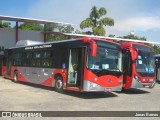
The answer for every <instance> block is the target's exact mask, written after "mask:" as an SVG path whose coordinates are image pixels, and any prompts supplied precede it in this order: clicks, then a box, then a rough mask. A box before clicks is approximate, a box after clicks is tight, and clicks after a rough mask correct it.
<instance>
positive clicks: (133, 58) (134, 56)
mask: <svg viewBox="0 0 160 120" xmlns="http://www.w3.org/2000/svg"><path fill="white" fill-rule="evenodd" d="M130 52H131V56H132V60H133V61H135V60H137V59H138V50H137V49H136V48H132V49H131V50H130Z"/></svg>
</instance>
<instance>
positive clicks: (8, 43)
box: [0, 28, 44, 48]
mask: <svg viewBox="0 0 160 120" xmlns="http://www.w3.org/2000/svg"><path fill="white" fill-rule="evenodd" d="M18 39H19V40H34V41H40V42H43V41H44V35H43V33H42V32H41V31H33V30H20V29H19V36H18ZM15 41H16V30H15V29H11V28H0V46H4V47H5V48H10V47H15V45H16V42H15Z"/></svg>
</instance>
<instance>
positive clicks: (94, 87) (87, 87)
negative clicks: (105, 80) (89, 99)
mask: <svg viewBox="0 0 160 120" xmlns="http://www.w3.org/2000/svg"><path fill="white" fill-rule="evenodd" d="M83 85H84V87H83V91H85V92H112V91H121V90H122V84H121V85H119V86H114V87H102V86H100V85H98V84H96V83H93V82H90V81H87V80H84V83H83Z"/></svg>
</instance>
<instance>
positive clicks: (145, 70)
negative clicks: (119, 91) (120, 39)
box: [121, 42, 156, 89]
mask: <svg viewBox="0 0 160 120" xmlns="http://www.w3.org/2000/svg"><path fill="white" fill-rule="evenodd" d="M121 47H122V53H123V71H124V76H123V77H124V79H123V88H124V89H130V88H140V87H147V88H153V87H154V85H155V83H156V70H155V62H154V56H153V54H152V49H151V48H150V47H149V46H147V45H145V44H142V43H137V42H124V43H122V44H121Z"/></svg>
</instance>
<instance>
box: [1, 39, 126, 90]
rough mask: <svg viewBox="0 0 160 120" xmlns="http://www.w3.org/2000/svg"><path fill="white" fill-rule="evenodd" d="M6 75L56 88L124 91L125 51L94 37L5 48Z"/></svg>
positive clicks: (117, 45)
mask: <svg viewBox="0 0 160 120" xmlns="http://www.w3.org/2000/svg"><path fill="white" fill-rule="evenodd" d="M4 57H5V60H4V63H3V64H4V65H3V76H4V77H5V78H9V79H12V80H13V81H15V82H17V81H23V82H30V83H35V84H40V85H44V86H50V87H55V90H56V91H58V92H62V91H63V90H72V91H79V92H99V91H101V92H107V91H121V90H122V83H123V73H122V67H123V66H122V52H121V46H120V44H118V43H115V42H111V41H107V40H105V39H100V38H99V39H98V38H92V37H85V38H77V39H71V40H64V41H56V42H48V43H40V44H34V45H29V46H21V47H14V48H10V49H6V50H5V56H4Z"/></svg>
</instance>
